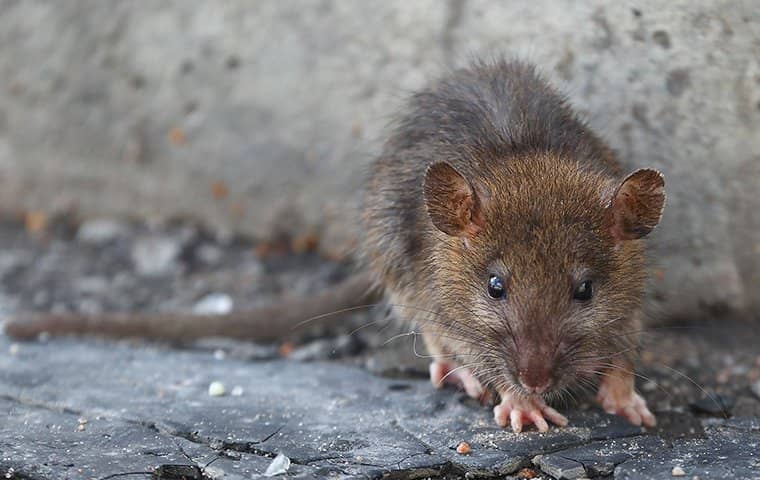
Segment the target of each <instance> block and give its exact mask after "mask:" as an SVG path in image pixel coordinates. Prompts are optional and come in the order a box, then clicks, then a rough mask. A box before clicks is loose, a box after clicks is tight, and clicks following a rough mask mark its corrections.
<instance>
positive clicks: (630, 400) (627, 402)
mask: <svg viewBox="0 0 760 480" xmlns="http://www.w3.org/2000/svg"><path fill="white" fill-rule="evenodd" d="M616 387H617V385H615V384H612V385H611V384H610V382H604V381H602V383H601V384H600V385H599V393H597V395H596V399H597V401H598V402H599V403H600V404H601V406H602V409H604V411H605V412H607V413H609V414H617V415H620V416H621V417H623V418H625V419H626V420H628V421H629V422H631V423H632V424H634V425H636V426H639V425H642V424H643V425H644V426H646V427H654V426H655V425H657V420H655V418H654V415H652V412H650V411H649V408H648V407H647V402H646V401H645V400H644V399H643V398H642V397H641V395H639V394H638V393H636V391H635V390H633V388H630V389H628V390H627V391H626V390H624V389H620V388H616Z"/></svg>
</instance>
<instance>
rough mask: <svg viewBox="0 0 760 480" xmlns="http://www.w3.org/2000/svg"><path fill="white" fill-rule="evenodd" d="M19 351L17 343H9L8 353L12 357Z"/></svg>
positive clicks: (19, 346) (19, 347)
mask: <svg viewBox="0 0 760 480" xmlns="http://www.w3.org/2000/svg"><path fill="white" fill-rule="evenodd" d="M20 351H21V345H19V344H18V343H11V346H10V347H9V348H8V353H10V354H11V355H13V356H14V357H15V356H16V355H18V353H19V352H20Z"/></svg>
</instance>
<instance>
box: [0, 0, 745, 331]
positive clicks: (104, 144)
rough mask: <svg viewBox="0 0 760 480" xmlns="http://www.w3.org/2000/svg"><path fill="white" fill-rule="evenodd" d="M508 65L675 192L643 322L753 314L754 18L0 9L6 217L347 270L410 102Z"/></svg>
mask: <svg viewBox="0 0 760 480" xmlns="http://www.w3.org/2000/svg"><path fill="white" fill-rule="evenodd" d="M500 54H504V55H507V56H511V55H516V56H520V57H523V58H526V59H529V60H531V61H533V62H535V63H537V64H538V65H539V67H540V68H541V69H542V70H543V71H544V73H545V74H546V75H547V76H548V77H549V78H550V79H551V80H552V81H553V82H554V83H555V84H556V85H557V86H559V87H560V88H561V89H563V90H564V91H566V92H567V94H568V96H569V97H570V99H571V101H572V103H573V104H575V105H576V106H577V108H578V109H579V110H580V111H581V112H582V113H583V114H585V115H586V116H587V118H588V121H589V123H590V124H591V126H592V127H593V128H594V129H596V130H597V131H598V132H600V133H601V134H602V135H603V136H604V138H605V139H606V140H607V141H608V142H609V143H610V144H611V145H612V146H613V147H614V148H615V149H616V150H617V151H618V153H619V155H620V159H621V161H622V162H623V163H624V164H625V166H626V168H627V169H634V168H638V167H643V166H648V167H654V168H657V169H660V170H661V171H662V172H663V173H664V174H665V177H666V180H667V190H668V204H667V208H666V212H665V217H664V219H663V221H662V223H661V227H660V228H658V230H657V232H656V234H655V235H654V237H653V244H654V247H655V254H656V255H655V265H656V267H655V269H654V275H653V278H654V286H653V289H652V295H651V300H652V302H650V303H651V304H652V305H653V307H652V308H653V311H655V312H657V313H659V314H663V315H665V316H667V317H668V318H690V319H691V318H695V317H702V316H709V317H711V318H713V317H716V316H718V317H720V316H734V317H736V316H742V317H743V316H748V315H752V316H755V317H757V315H758V314H757V312H759V311H760V8H759V7H758V3H757V2H756V1H754V0H737V1H714V0H681V1H669V2H659V1H635V2H606V1H601V0H600V1H585V2H573V1H567V2H557V1H553V0H534V1H531V2H489V1H484V0H450V1H446V2H442V1H433V0H431V1H415V2H408V1H403V0H398V1H366V2H349V1H316V0H313V1H297V2H296V1H255V2H251V1H244V0H230V1H225V2H188V1H183V0H176V1H165V0H161V1H149V0H139V1H126V0H125V1H118V2H116V1H111V2H106V1H102V0H89V1H87V0H77V1H75V0H71V1H65V2H61V1H33V0H28V1H14V0H3V1H2V2H1V3H0V209H1V210H2V211H3V212H5V213H6V214H7V215H13V216H22V217H23V218H24V219H25V222H26V226H27V228H28V229H31V230H35V229H40V228H42V224H44V223H45V222H46V221H48V220H49V219H52V218H55V217H56V216H60V215H64V216H68V217H69V218H75V219H77V220H76V221H77V222H80V221H87V220H88V219H93V218H131V219H137V220H140V221H146V222H148V224H149V225H157V224H161V223H162V222H166V221H168V220H177V219H183V220H184V221H190V222H193V223H197V224H199V225H202V226H204V228H206V229H208V231H210V232H214V234H219V235H222V236H224V235H227V236H234V235H237V234H242V235H246V236H249V237H250V238H253V239H256V240H257V241H263V242H266V241H274V240H277V239H302V244H303V245H306V246H307V247H309V248H316V249H317V250H318V251H319V252H321V253H323V254H326V255H327V256H328V257H330V258H333V259H344V258H346V256H347V255H350V247H351V245H352V243H353V241H354V239H355V234H356V231H355V230H354V229H355V227H356V222H355V221H354V220H353V217H352V215H353V214H354V212H353V209H354V207H355V205H356V198H357V191H358V189H359V188H360V185H361V178H362V174H363V169H364V167H365V165H366V164H367V163H368V162H369V161H370V160H371V158H372V156H373V155H374V154H376V153H377V152H378V149H379V148H380V145H381V142H382V138H383V131H384V127H385V126H386V124H387V123H388V121H389V120H390V118H391V117H392V114H393V112H394V111H396V110H397V108H398V107H399V105H400V104H401V102H402V101H403V99H404V97H405V96H406V95H407V94H408V93H409V92H410V91H413V90H415V89H417V88H420V87H422V86H423V85H425V83H426V81H428V80H429V79H432V78H434V77H436V76H437V75H439V74H440V73H442V72H444V71H445V70H446V69H449V68H452V67H457V66H461V65H463V64H465V63H466V61H467V59H468V58H470V57H471V56H472V55H484V56H493V55H500ZM153 247H155V245H154V246H153ZM753 312H754V313H753Z"/></svg>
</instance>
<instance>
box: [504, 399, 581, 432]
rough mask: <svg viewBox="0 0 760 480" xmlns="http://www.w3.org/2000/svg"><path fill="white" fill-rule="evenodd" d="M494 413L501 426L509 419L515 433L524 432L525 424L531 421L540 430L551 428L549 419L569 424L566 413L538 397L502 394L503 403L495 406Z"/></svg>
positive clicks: (553, 421) (560, 423)
mask: <svg viewBox="0 0 760 480" xmlns="http://www.w3.org/2000/svg"><path fill="white" fill-rule="evenodd" d="M493 414H494V419H495V420H496V423H497V424H498V425H499V426H501V427H506V426H507V421H509V424H510V425H511V426H512V430H513V431H514V432H515V433H520V432H522V429H523V426H524V425H529V424H531V423H532V424H534V425H535V426H536V428H537V429H538V431H539V432H547V431H548V430H549V423H548V422H547V421H546V420H547V419H548V420H549V421H550V422H552V423H554V424H557V425H559V426H565V425H567V418H565V417H564V415H562V414H561V413H559V412H558V411H556V410H555V409H553V408H552V407H550V406H548V405H547V404H546V403H545V402H544V400H543V399H542V398H538V397H530V398H524V397H515V396H513V395H511V394H508V393H507V394H502V398H501V403H500V404H498V405H496V406H495V407H494V409H493Z"/></svg>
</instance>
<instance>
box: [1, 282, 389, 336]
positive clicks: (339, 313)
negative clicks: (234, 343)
mask: <svg viewBox="0 0 760 480" xmlns="http://www.w3.org/2000/svg"><path fill="white" fill-rule="evenodd" d="M378 297H379V292H378V291H377V289H376V288H374V286H373V283H372V280H371V278H370V277H369V275H366V274H357V275H354V276H352V277H349V278H348V279H346V280H344V281H343V282H341V283H339V284H337V285H334V286H332V287H328V288H327V289H326V290H325V291H324V292H322V293H320V294H317V295H314V296H312V297H309V298H303V297H301V298H297V299H293V300H288V299H282V300H280V301H278V302H276V303H274V304H271V305H267V306H263V307H261V308H258V309H254V310H250V311H240V312H231V313H228V314H222V315H193V314H191V313H187V314H182V313H155V314H150V313H148V314H142V313H104V314H79V313H62V314H57V313H28V314H27V313H22V314H17V315H14V316H13V317H11V318H10V319H9V320H7V321H6V323H5V333H6V334H7V335H8V336H10V337H14V338H17V339H31V338H35V337H36V336H38V335H39V334H41V333H43V332H47V333H49V334H50V335H99V336H105V337H115V338H123V337H141V338H148V339H154V340H166V341H185V340H194V339H198V338H203V337H230V338H238V339H243V340H253V341H260V342H266V341H275V340H282V339H284V338H286V337H288V336H290V335H292V334H293V331H294V329H296V328H297V327H299V326H300V324H301V323H303V324H307V323H308V322H310V321H311V320H314V321H320V323H321V324H325V323H335V322H336V321H337V320H339V319H340V318H341V317H343V316H345V314H346V313H348V311H351V310H355V309H357V308H359V307H361V306H362V305H366V304H368V303H371V302H373V301H376V300H377V298H378Z"/></svg>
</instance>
